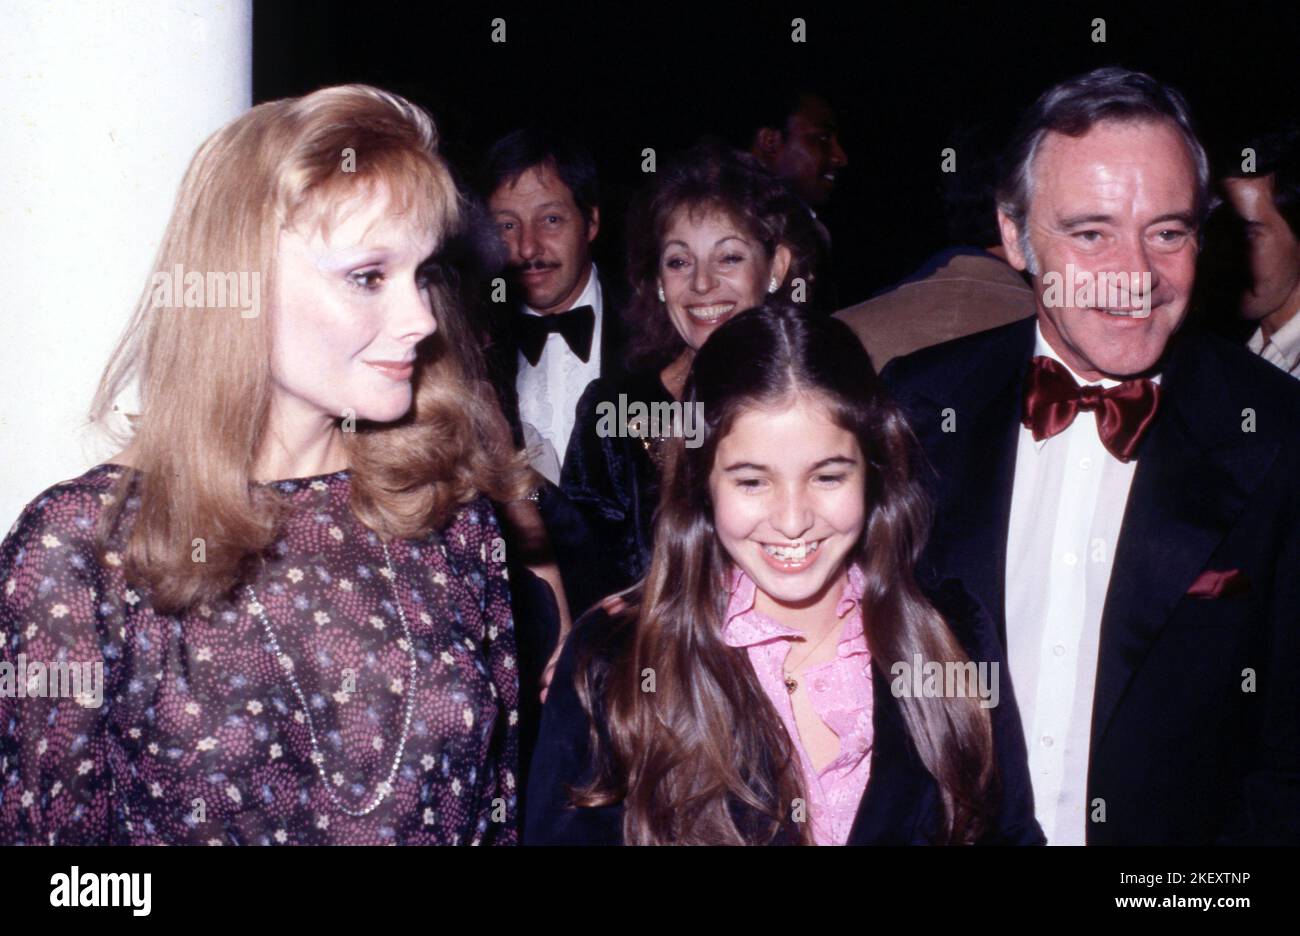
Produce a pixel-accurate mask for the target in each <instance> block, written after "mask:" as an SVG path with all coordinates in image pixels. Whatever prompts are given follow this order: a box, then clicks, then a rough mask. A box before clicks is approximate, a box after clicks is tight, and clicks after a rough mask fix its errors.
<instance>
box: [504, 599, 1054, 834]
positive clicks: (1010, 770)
mask: <svg viewBox="0 0 1300 936" xmlns="http://www.w3.org/2000/svg"><path fill="white" fill-rule="evenodd" d="M927 591H928V592H929V596H930V599H931V601H932V602H933V603H934V604H935V606H936V607H937V608H938V609H939V611H940V613H942V614H943V615H944V617H945V618H946V619H947V620H948V622H949V625H950V626H951V627H952V630H953V633H954V634H955V635H956V636H957V638H958V639H959V640H960V641H961V643H962V645H963V646H964V647H965V648H966V650H967V653H968V654H969V655H970V657H971V659H972V660H974V661H977V662H978V661H987V662H989V663H994V662H996V663H997V664H998V673H999V702H998V705H997V706H995V707H993V708H992V709H990V713H991V717H992V722H993V739H994V746H995V751H996V759H997V769H998V774H999V777H1000V784H999V786H1000V794H999V805H998V811H997V818H996V821H995V822H994V823H993V824H992V826H991V828H990V829H989V830H988V832H987V834H986V835H985V836H984V838H983V839H982V840H981V844H1016V845H1041V844H1043V842H1044V837H1043V833H1042V831H1041V830H1040V829H1039V827H1038V823H1037V822H1036V821H1035V819H1034V809H1033V800H1032V790H1031V784H1030V782H1029V768H1028V764H1027V758H1026V754H1025V744H1024V735H1023V733H1022V730H1021V726H1020V717H1019V714H1018V713H1017V711H1016V703H1015V697H1014V693H1013V692H1012V690H1011V681H1010V673H1009V672H1008V671H1007V668H1006V666H1005V664H1004V663H1003V661H1002V650H1001V647H1000V646H999V644H998V640H997V636H996V634H995V633H994V631H993V629H992V627H991V626H990V625H989V623H988V619H987V616H986V615H984V613H983V612H982V610H981V609H980V608H979V606H978V604H977V603H976V602H975V601H974V599H973V598H972V597H971V596H970V595H969V593H967V592H966V591H965V590H964V589H963V588H962V587H961V585H960V583H958V582H956V581H948V582H945V583H943V585H941V586H940V587H939V588H938V589H935V590H932V591H931V590H927ZM613 626H614V624H613V622H612V621H611V620H610V619H609V617H608V616H607V615H606V614H605V613H604V612H603V611H601V610H599V609H596V610H594V611H592V612H591V613H590V614H588V615H587V616H586V617H584V618H583V620H581V621H579V622H578V624H577V625H575V627H574V631H573V633H572V634H571V635H570V637H569V641H568V643H567V645H566V646H565V649H564V653H563V654H562V656H561V658H560V662H559V665H558V667H557V669H556V673H555V678H554V681H553V682H552V683H551V688H550V692H549V694H548V696H547V699H546V706H545V709H544V711H543V714H542V729H541V736H540V737H539V738H538V742H537V748H536V753H535V754H534V756H533V762H532V769H531V773H530V777H529V782H528V791H527V792H528V801H529V812H528V815H527V817H526V820H525V827H524V839H523V841H524V844H527V845H620V844H622V843H623V808H622V806H621V805H613V806H604V807H599V808H594V809H592V808H582V809H579V808H575V807H573V806H570V805H569V804H568V795H567V790H568V788H569V787H571V786H578V785H582V784H585V783H587V782H589V781H590V780H591V778H592V775H593V772H594V765H593V760H592V752H591V748H590V744H589V737H590V735H589V731H590V728H591V720H590V719H589V718H588V716H587V713H586V712H585V711H584V710H583V708H582V704H581V703H580V702H579V700H578V696H577V693H576V691H575V690H574V682H573V677H574V666H575V661H576V659H577V657H578V655H579V654H580V653H581V654H582V655H583V656H584V657H585V656H586V655H588V654H592V655H594V657H595V659H596V660H598V661H601V662H608V660H609V659H611V658H612V656H613V655H615V654H617V653H621V652H626V636H629V635H630V628H623V630H624V632H625V633H624V639H618V638H617V637H615V638H614V639H611V628H612V627H613ZM886 669H888V667H886ZM872 676H873V678H872V689H873V693H872V726H873V730H874V738H873V741H872V751H871V769H870V776H869V778H868V781H867V788H866V791H865V792H864V794H863V798H862V802H861V804H860V805H859V807H858V813H857V817H856V819H855V820H854V824H853V828H852V831H851V832H850V834H849V841H848V843H849V844H850V845H920V844H929V843H930V842H931V841H932V840H933V837H934V831H935V829H937V827H938V823H939V817H940V815H941V809H940V806H941V800H940V797H939V788H938V784H937V783H936V782H935V780H934V778H933V777H932V776H930V774H929V773H928V772H927V771H926V769H925V767H924V765H923V764H922V763H921V760H920V757H919V756H918V755H917V753H916V749H915V747H914V746H913V744H912V742H911V740H910V739H909V737H908V735H907V729H906V727H905V725H904V723H903V719H902V714H901V712H900V710H899V707H898V701H897V699H895V698H894V696H893V693H892V692H891V691H890V686H891V682H892V678H891V677H888V676H885V675H882V673H881V670H880V668H879V667H877V668H876V669H875V670H874V671H873V673H872ZM597 717H599V709H598V711H597ZM598 730H599V728H598ZM733 812H738V810H736V809H735V808H734V807H733Z"/></svg>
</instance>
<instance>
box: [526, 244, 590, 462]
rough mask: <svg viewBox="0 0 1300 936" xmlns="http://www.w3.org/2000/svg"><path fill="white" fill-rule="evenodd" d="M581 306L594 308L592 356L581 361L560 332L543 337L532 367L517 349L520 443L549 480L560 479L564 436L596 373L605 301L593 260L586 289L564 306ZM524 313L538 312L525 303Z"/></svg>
mask: <svg viewBox="0 0 1300 936" xmlns="http://www.w3.org/2000/svg"><path fill="white" fill-rule="evenodd" d="M584 305H589V306H591V307H592V309H593V310H595V313H596V327H595V329H594V330H593V331H592V333H591V356H590V357H589V358H588V359H587V360H586V362H584V361H583V360H582V359H581V358H580V357H578V356H577V355H576V354H574V353H573V351H571V350H570V349H569V345H568V343H567V342H566V341H565V340H564V336H563V335H560V334H557V333H555V332H552V333H551V334H549V335H547V336H546V344H544V345H543V346H542V356H541V357H540V358H539V359H538V361H537V366H536V367H534V366H533V365H532V364H529V363H528V358H526V357H524V353H523V352H522V351H520V352H519V370H518V373H517V376H516V377H515V390H516V391H518V394H519V421H520V422H521V423H522V424H523V431H524V446H525V447H526V448H527V450H528V455H529V460H530V461H531V462H532V466H533V468H535V469H536V470H537V471H538V473H539V474H541V475H542V477H544V478H546V479H547V480H548V481H550V482H551V483H553V484H559V483H560V465H561V464H562V463H563V462H564V453H565V451H566V450H567V449H568V447H569V436H570V435H572V434H573V423H574V417H575V411H576V410H577V407H578V398H579V397H581V396H582V391H584V390H586V389H587V384H589V383H591V382H592V381H593V380H595V379H596V378H597V377H599V376H600V335H601V325H602V319H603V317H604V316H603V313H604V303H603V297H602V295H601V289H600V277H599V276H597V274H596V264H594V263H593V264H592V265H591V273H590V274H589V275H588V277H587V286H586V288H585V289H583V291H582V294H581V295H579V296H578V298H577V299H575V300H574V301H573V303H572V304H570V305H569V307H568V308H569V309H575V308H577V307H578V306H584ZM564 311H566V312H567V311H568V309H565V310H564ZM523 313H524V315H541V313H540V312H537V311H536V310H534V309H531V308H529V307H528V306H527V305H525V306H524V308H523Z"/></svg>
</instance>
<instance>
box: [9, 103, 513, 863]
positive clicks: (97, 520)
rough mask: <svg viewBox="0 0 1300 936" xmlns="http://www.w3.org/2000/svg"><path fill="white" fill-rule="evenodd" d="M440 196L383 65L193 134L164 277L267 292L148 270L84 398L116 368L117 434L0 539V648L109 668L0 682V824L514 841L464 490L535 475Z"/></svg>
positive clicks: (483, 557) (204, 834) (277, 839)
mask: <svg viewBox="0 0 1300 936" xmlns="http://www.w3.org/2000/svg"><path fill="white" fill-rule="evenodd" d="M349 154H351V155H350V156H349ZM349 158H351V160H352V162H351V164H349ZM460 216H461V201H460V196H459V195H458V193H457V191H456V188H455V186H454V184H453V182H452V179H451V177H450V175H449V173H448V170H447V168H446V166H445V164H444V162H443V160H442V158H441V157H440V156H439V155H438V152H437V134H436V131H435V129H434V126H433V123H432V121H431V120H430V118H429V117H428V115H427V114H425V113H424V112H423V111H421V110H419V109H418V108H416V107H415V106H413V105H412V104H410V103H409V102H407V101H405V100H403V99H402V98H399V97H396V96H394V95H391V94H388V93H386V92H383V91H379V90H377V89H374V88H369V87H365V86H360V85H352V86H346V87H337V88H329V89H325V90H322V91H318V92H316V93H314V94H311V95H308V96H306V97H304V98H299V99H290V100H282V101H275V102H271V103H268V104H263V105H260V106H258V107H256V108H254V109H253V110H251V111H249V112H248V113H247V114H245V115H243V116H242V117H240V118H238V119H237V120H235V121H233V122H232V123H231V124H229V125H228V126H226V127H225V128H223V129H222V130H220V131H218V132H217V133H216V134H214V135H213V136H212V137H211V138H210V139H209V140H208V141H207V142H206V143H205V144H204V145H203V147H202V148H201V149H200V150H199V152H198V154H197V155H196V156H195V158H194V160H193V162H192V163H191V165H190V168H189V171H188V172H187V174H186V176H185V179H184V181H183V183H182V186H181V190H180V194H179V196H178V199H177V203H176V207H175V210H174V212H173V215H172V220H171V223H170V225H169V226H168V229H167V232H166V234H165V236H164V239H163V243H162V247H161V249H160V251H159V254H158V259H157V269H158V270H160V271H163V273H161V274H158V275H156V276H155V277H154V282H155V285H158V284H159V276H163V277H164V279H165V277H166V275H169V274H171V271H173V270H178V269H179V270H182V271H190V272H191V273H194V272H197V273H198V274H199V279H198V281H197V283H196V284H194V285H193V289H195V290H202V289H203V288H204V286H205V282H206V283H211V282H212V281H213V279H214V278H215V276H222V275H225V274H228V273H229V274H234V275H236V277H237V278H238V275H239V274H248V273H250V272H251V273H254V275H253V276H252V277H251V281H252V282H253V283H255V284H258V285H260V286H261V288H262V292H261V293H259V295H258V302H259V306H260V312H258V313H256V314H253V315H248V314H247V313H248V312H249V311H252V310H251V309H249V308H247V307H246V308H244V309H242V310H241V309H240V308H238V307H235V305H234V304H233V303H232V304H230V305H225V303H224V302H220V303H217V304H218V305H219V306H224V307H218V308H213V307H212V302H211V300H212V298H213V297H211V296H208V297H204V298H206V299H207V300H209V301H208V302H206V303H204V305H205V307H204V308H192V307H189V306H191V305H192V304H193V300H194V299H197V298H199V297H198V296H197V295H195V294H194V293H193V292H192V291H191V285H192V284H191V280H190V279H189V278H188V277H187V278H186V280H185V284H184V285H185V289H182V288H181V286H182V284H181V283H176V284H172V285H173V286H174V288H173V289H172V290H171V293H172V295H171V301H170V302H167V301H165V299H164V300H163V301H161V302H159V301H155V300H156V299H161V298H163V297H164V296H165V291H160V290H155V289H153V288H151V289H150V290H148V291H146V294H145V296H144V297H143V298H142V300H141V302H140V304H139V307H138V309H137V312H136V315H135V317H134V319H133V320H132V322H131V325H130V327H129V328H128V330H127V333H126V335H125V337H124V338H123V340H122V343H121V344H120V346H119V348H118V350H117V352H116V353H115V355H114V357H113V359H112V361H111V362H110V364H109V367H108V369H107V370H106V372H105V375H104V379H103V382H102V384H101V386H100V391H99V394H98V397H97V399H96V402H95V408H94V415H95V416H96V417H97V418H99V419H101V420H103V419H107V418H108V417H109V416H110V414H111V410H112V409H113V408H114V406H113V402H114V400H115V399H116V398H117V397H118V395H119V393H120V392H121V391H122V390H123V389H124V388H125V387H126V386H127V384H128V383H129V382H130V381H131V379H132V378H133V377H138V378H139V386H140V398H141V415H140V417H139V418H138V419H135V420H134V434H133V436H132V437H131V439H130V444H129V445H128V447H127V448H126V450H125V451H123V452H121V453H120V454H119V455H118V456H117V457H115V458H113V459H112V460H111V462H109V463H106V464H101V465H98V466H96V467H94V468H92V469H91V470H90V471H88V472H86V473H85V474H84V475H82V476H81V477H79V478H76V479H73V480H71V481H67V482H64V483H61V484H58V485H55V486H54V487H52V488H50V489H49V490H47V491H45V492H44V493H43V494H41V495H40V496H39V497H38V498H37V499H36V500H34V501H33V502H32V503H31V504H30V505H29V506H28V507H27V509H26V510H25V511H24V512H23V514H22V516H21V517H20V518H19V520H18V522H17V523H16V524H15V526H14V528H13V530H12V531H11V532H10V534H9V536H8V538H7V539H6V540H5V541H4V544H3V547H2V548H0V638H3V639H2V641H0V660H3V661H5V662H10V663H14V662H16V661H18V660H20V659H25V660H27V661H34V660H35V661H85V662H94V663H101V664H102V666H103V682H104V685H103V693H102V705H100V706H95V705H94V700H90V699H88V698H86V697H85V696H84V695H83V696H82V697H80V698H58V697H55V698H50V697H35V698H34V697H31V696H30V695H28V696H27V697H24V698H19V697H10V696H8V695H6V696H5V697H3V698H0V767H2V769H3V776H2V777H0V781H2V782H0V843H3V844H13V843H22V844H73V843H77V844H185V843H188V844H333V843H351V844H394V843H396V844H435V843H471V842H513V841H514V840H515V839H516V837H517V829H516V819H515V814H516V806H515V803H516V795H515V794H516V789H515V788H516V783H517V779H516V777H517V765H516V763H515V759H516V757H517V754H516V743H517V739H516V730H517V729H516V727H515V723H516V719H517V713H516V708H515V707H516V698H517V693H518V677H517V675H516V674H517V666H516V661H515V652H516V651H515V643H514V635H513V630H512V621H511V615H510V603H509V593H508V589H507V582H506V577H505V573H504V568H505V566H504V562H503V561H502V556H501V555H500V550H499V549H498V548H497V546H498V545H499V541H498V532H497V524H496V520H495V518H494V515H493V511H492V508H491V506H490V505H489V502H488V500H487V497H486V496H491V497H493V498H495V499H498V500H501V501H511V500H515V499H517V498H519V497H522V496H523V495H524V494H525V493H526V492H527V490H528V489H529V487H530V480H529V478H528V477H527V476H526V475H525V470H524V468H523V466H522V463H521V461H520V459H519V457H518V456H517V455H516V454H515V453H514V452H513V450H512V449H511V447H510V445H509V440H508V438H503V437H502V435H501V433H500V432H499V429H498V428H497V424H498V423H499V416H498V415H497V414H496V413H495V412H494V410H493V408H494V407H495V401H494V398H493V397H492V395H491V393H490V392H487V391H484V390H482V389H481V388H480V387H479V386H477V385H476V383H475V379H476V374H477V373H478V366H477V364H476V362H475V361H474V360H473V359H472V358H471V357H468V356H467V355H471V354H472V353H473V352H472V350H471V349H472V347H473V345H472V342H471V341H470V340H469V339H468V337H467V334H466V330H465V328H464V325H463V324H462V323H461V321H460V319H459V316H458V313H457V311H456V309H455V308H454V305H453V304H452V303H451V302H449V301H448V300H447V297H446V296H445V295H444V292H443V290H442V289H441V287H440V285H439V283H438V277H437V275H436V273H437V253H438V251H439V249H440V247H441V245H442V244H444V243H445V242H446V240H447V238H448V237H449V236H450V234H451V233H452V232H453V231H454V230H455V229H456V228H457V225H458V224H459V220H460ZM218 271H219V272H218ZM257 271H266V275H265V276H258V275H256V273H257ZM204 273H207V274H208V276H207V277H205V276H204ZM214 274H215V276H214ZM259 280H260V281H261V282H260V283H259ZM182 297H183V299H184V301H182ZM485 495H486V496H485Z"/></svg>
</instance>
